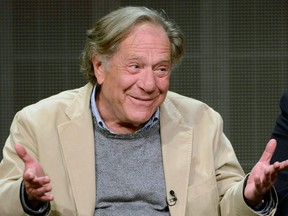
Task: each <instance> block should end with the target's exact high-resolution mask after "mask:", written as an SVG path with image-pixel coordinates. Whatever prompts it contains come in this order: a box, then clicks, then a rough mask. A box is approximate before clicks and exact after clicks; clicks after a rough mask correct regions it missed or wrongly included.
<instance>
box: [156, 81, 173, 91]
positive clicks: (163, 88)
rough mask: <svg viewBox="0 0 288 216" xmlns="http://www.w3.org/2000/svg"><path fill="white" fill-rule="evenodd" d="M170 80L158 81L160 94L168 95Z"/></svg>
mask: <svg viewBox="0 0 288 216" xmlns="http://www.w3.org/2000/svg"><path fill="white" fill-rule="evenodd" d="M169 85H170V79H169V77H165V78H161V79H158V80H157V87H158V89H159V90H160V92H163V93H166V92H167V91H168V89H169Z"/></svg>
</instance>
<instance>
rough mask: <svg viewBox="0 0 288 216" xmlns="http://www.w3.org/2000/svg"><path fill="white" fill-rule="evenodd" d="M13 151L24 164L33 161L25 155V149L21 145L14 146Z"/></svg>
mask: <svg viewBox="0 0 288 216" xmlns="http://www.w3.org/2000/svg"><path fill="white" fill-rule="evenodd" d="M15 150H16V153H17V154H18V156H19V157H20V158H21V159H22V160H23V162H24V163H31V162H33V161H34V159H33V158H32V157H31V156H30V155H29V154H28V153H27V151H26V149H25V148H24V147H23V146H22V145H21V144H15Z"/></svg>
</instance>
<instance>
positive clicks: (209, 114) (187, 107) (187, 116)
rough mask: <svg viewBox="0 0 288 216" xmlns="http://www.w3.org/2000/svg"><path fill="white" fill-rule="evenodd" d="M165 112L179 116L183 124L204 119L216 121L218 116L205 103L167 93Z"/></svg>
mask: <svg viewBox="0 0 288 216" xmlns="http://www.w3.org/2000/svg"><path fill="white" fill-rule="evenodd" d="M164 105H165V107H166V110H167V112H169V113H172V115H174V116H177V115H178V116H181V117H182V120H183V121H184V122H187V121H188V122H190V121H191V122H194V123H195V122H198V121H202V120H204V119H206V120H208V121H210V122H211V121H212V122H214V121H218V120H219V119H222V118H221V116H220V114H219V113H218V112H217V111H215V110H214V109H213V108H212V107H210V106H209V105H207V104H206V103H204V102H202V101H200V100H197V99H194V98H190V97H187V96H183V95H180V94H178V93H175V92H171V91H169V92H168V94H167V97H166V100H165V102H164Z"/></svg>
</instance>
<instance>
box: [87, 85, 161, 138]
mask: <svg viewBox="0 0 288 216" xmlns="http://www.w3.org/2000/svg"><path fill="white" fill-rule="evenodd" d="M96 93H97V85H95V86H94V88H93V91H92V94H91V98H90V109H91V112H92V115H93V116H94V117H95V118H96V121H97V123H98V125H99V126H100V127H101V128H102V129H105V130H108V131H109V132H110V133H114V132H112V131H111V130H109V129H108V127H107V126H106V125H105V123H104V121H103V119H102V118H101V116H100V114H99V111H98V108H97V105H96V100H95V98H96ZM159 116H160V109H159V107H158V108H157V110H156V112H155V113H154V114H153V115H152V117H151V118H150V119H149V121H148V122H147V123H146V124H145V125H144V126H143V127H142V128H140V129H139V130H138V131H136V133H138V132H141V131H144V130H148V129H150V128H151V127H152V126H153V125H155V124H156V123H157V122H158V121H159Z"/></svg>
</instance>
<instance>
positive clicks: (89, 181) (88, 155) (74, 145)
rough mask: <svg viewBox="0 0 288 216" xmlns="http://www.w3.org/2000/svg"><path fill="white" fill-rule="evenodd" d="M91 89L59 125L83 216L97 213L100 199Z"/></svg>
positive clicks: (75, 194)
mask: <svg viewBox="0 0 288 216" xmlns="http://www.w3.org/2000/svg"><path fill="white" fill-rule="evenodd" d="M85 89H87V88H85ZM90 90H91V89H90V88H88V90H86V92H85V93H84V94H86V95H81V97H79V98H78V99H79V100H74V101H75V102H74V104H72V105H71V106H70V107H69V108H68V109H67V112H66V113H67V115H68V116H69V117H70V118H71V120H70V121H68V122H67V123H65V124H62V125H60V126H58V131H59V137H60V142H61V146H62V151H63V157H64V158H63V159H64V161H65V163H66V167H67V174H68V176H69V179H70V182H69V183H70V184H71V188H72V193H73V196H74V202H75V206H76V209H77V215H79V216H80V215H81V216H82V215H93V214H94V210H95V199H96V197H95V194H96V189H95V188H96V186H95V185H96V182H95V154H94V135H93V124H92V118H91V112H90V109H89V102H88V101H89V98H90V93H91V91H90ZM82 93H83V92H82ZM85 100H86V101H85Z"/></svg>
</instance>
